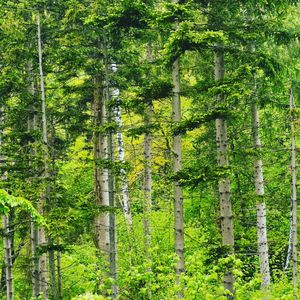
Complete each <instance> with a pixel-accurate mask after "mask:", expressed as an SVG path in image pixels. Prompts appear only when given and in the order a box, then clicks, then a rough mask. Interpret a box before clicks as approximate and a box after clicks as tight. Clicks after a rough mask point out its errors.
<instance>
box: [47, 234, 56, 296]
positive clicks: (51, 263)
mask: <svg viewBox="0 0 300 300" xmlns="http://www.w3.org/2000/svg"><path fill="white" fill-rule="evenodd" d="M48 245H49V247H50V249H49V250H48V254H49V271H50V274H49V282H50V299H57V287H56V278H55V275H56V272H55V254H54V250H53V249H51V247H53V241H52V239H51V238H50V237H48Z"/></svg>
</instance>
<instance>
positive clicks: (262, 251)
mask: <svg viewBox="0 0 300 300" xmlns="http://www.w3.org/2000/svg"><path fill="white" fill-rule="evenodd" d="M251 110H252V114H251V115H252V138H253V147H254V149H255V150H257V151H260V150H261V141H260V134H259V128H260V122H259V112H258V109H257V105H256V103H255V102H252V105H251ZM253 165H254V182H255V193H256V195H257V197H258V201H257V204H256V213H257V242H258V255H259V269H260V275H261V287H262V289H265V288H267V287H268V286H269V285H270V268H269V252H268V240H267V218H266V204H265V202H264V199H263V196H264V193H265V191H264V177H263V165H262V160H261V158H260V155H259V153H258V156H257V158H255V160H254V164H253Z"/></svg>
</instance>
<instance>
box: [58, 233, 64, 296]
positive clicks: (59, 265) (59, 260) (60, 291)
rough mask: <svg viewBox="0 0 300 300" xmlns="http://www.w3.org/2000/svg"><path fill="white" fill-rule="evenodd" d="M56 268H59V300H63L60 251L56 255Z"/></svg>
mask: <svg viewBox="0 0 300 300" xmlns="http://www.w3.org/2000/svg"><path fill="white" fill-rule="evenodd" d="M57 245H58V246H59V245H60V241H59V238H58V239H57ZM56 262H57V263H56V267H57V295H58V299H59V300H62V299H63V290H62V274H61V254H60V250H58V251H57V253H56Z"/></svg>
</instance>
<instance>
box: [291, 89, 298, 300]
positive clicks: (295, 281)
mask: <svg viewBox="0 0 300 300" xmlns="http://www.w3.org/2000/svg"><path fill="white" fill-rule="evenodd" d="M295 109H296V105H295V100H294V95H293V91H292V89H291V92H290V110H291V146H292V147H291V172H292V195H291V202H292V226H291V229H292V230H291V231H292V239H291V250H292V270H293V292H294V299H298V298H297V292H298V271H297V265H298V255H297V248H298V239H297V162H296V159H297V158H296V154H297V152H296V139H295V122H296V120H297V118H296V113H295V111H294V110H295Z"/></svg>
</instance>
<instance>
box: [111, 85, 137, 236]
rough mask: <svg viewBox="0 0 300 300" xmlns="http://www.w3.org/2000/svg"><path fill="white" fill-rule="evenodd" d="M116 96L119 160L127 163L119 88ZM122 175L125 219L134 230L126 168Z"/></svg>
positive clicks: (115, 91) (122, 169) (131, 229)
mask: <svg viewBox="0 0 300 300" xmlns="http://www.w3.org/2000/svg"><path fill="white" fill-rule="evenodd" d="M113 94H114V96H115V97H116V98H117V101H116V108H115V120H116V123H117V126H118V129H117V146H118V160H119V161H120V162H121V163H125V147H124V140H123V135H122V126H123V124H122V110H121V106H120V99H119V98H118V96H119V90H118V89H114V92H113ZM120 177H121V194H122V200H123V201H122V207H123V211H124V217H125V221H126V223H127V225H128V228H129V230H130V231H131V232H132V231H133V222H132V214H131V209H130V199H129V190H128V182H127V173H126V170H125V169H124V168H121V170H120Z"/></svg>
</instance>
